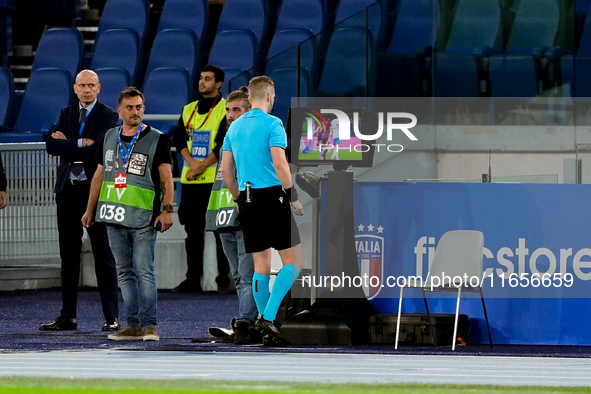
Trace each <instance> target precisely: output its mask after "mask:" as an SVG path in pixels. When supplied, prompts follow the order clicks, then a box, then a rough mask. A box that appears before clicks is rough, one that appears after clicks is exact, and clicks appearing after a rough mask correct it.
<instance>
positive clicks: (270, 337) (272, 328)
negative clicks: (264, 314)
mask: <svg viewBox="0 0 591 394" xmlns="http://www.w3.org/2000/svg"><path fill="white" fill-rule="evenodd" d="M254 327H255V328H256V329H257V331H259V332H260V333H261V334H263V345H266V346H283V345H287V344H288V343H289V342H287V340H285V338H283V335H281V331H279V328H277V326H276V325H275V323H274V322H272V321H269V320H265V319H263V318H260V319H259V320H257V321H256V323H255V324H254Z"/></svg>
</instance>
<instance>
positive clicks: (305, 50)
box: [266, 29, 316, 73]
mask: <svg viewBox="0 0 591 394" xmlns="http://www.w3.org/2000/svg"><path fill="white" fill-rule="evenodd" d="M312 37H313V32H312V30H307V29H285V30H281V31H278V32H276V33H275V35H274V36H273V40H272V41H271V46H270V47H269V54H268V55H267V65H266V69H267V70H275V69H277V68H282V67H297V66H298V65H299V66H300V67H302V68H303V69H305V70H306V71H307V72H308V73H310V72H311V71H312V68H313V66H314V61H315V60H314V59H315V53H316V50H315V47H316V45H315V40H314V39H313V38H312ZM297 45H299V51H298V48H297ZM298 52H299V53H298ZM298 56H299V59H298Z"/></svg>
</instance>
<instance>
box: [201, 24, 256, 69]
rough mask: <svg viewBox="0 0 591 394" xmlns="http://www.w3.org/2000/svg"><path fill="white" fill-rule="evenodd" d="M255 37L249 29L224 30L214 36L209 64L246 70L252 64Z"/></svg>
mask: <svg viewBox="0 0 591 394" xmlns="http://www.w3.org/2000/svg"><path fill="white" fill-rule="evenodd" d="M255 47H256V37H255V36H254V34H253V33H252V31H250V30H225V31H222V32H220V33H218V35H217V36H216V38H215V40H214V41H213V45H212V46H211V51H210V52H209V64H214V65H216V66H220V67H234V68H240V69H244V70H248V69H250V68H252V67H253V66H254V61H255Z"/></svg>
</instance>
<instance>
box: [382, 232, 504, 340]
mask: <svg viewBox="0 0 591 394" xmlns="http://www.w3.org/2000/svg"><path fill="white" fill-rule="evenodd" d="M483 248H484V235H483V234H482V232H480V231H476V230H454V231H448V232H446V233H445V234H443V236H442V237H441V239H440V240H439V243H438V244H437V249H436V250H435V255H434V256H433V260H432V261H431V262H430V264H429V274H428V275H427V279H426V280H425V281H424V282H423V283H414V284H410V283H407V285H406V286H403V287H401V288H400V299H399V302H398V321H397V323H396V342H395V345H394V348H395V349H398V338H399V335H400V315H401V312H402V297H403V294H404V289H405V288H420V289H421V290H422V292H423V300H424V302H425V308H426V310H427V321H428V322H429V328H430V330H431V338H432V340H433V345H435V346H437V339H436V337H435V333H434V330H433V322H432V321H431V314H430V313H429V305H428V303H427V297H426V294H425V293H426V292H427V291H447V292H449V291H451V292H456V291H457V301H456V316H455V322H454V332H453V338H452V342H451V343H452V345H451V347H452V350H455V348H456V335H457V330H458V317H459V313H460V299H461V295H462V291H463V292H473V293H479V294H480V299H481V301H482V310H483V311H484V318H485V320H486V328H487V330H488V338H489V341H490V346H491V347H493V341H492V336H491V333H490V325H489V323H488V316H487V314H486V306H485V304H484V297H483V295H482V282H483V277H482V273H483V270H482V252H483ZM454 277H460V278H462V279H461V281H460V280H457V278H456V281H455V284H454ZM472 277H477V278H478V281H476V280H474V279H473V280H472V281H471V280H470V278H472ZM471 283H472V284H476V283H477V285H476V286H473V285H472V284H471Z"/></svg>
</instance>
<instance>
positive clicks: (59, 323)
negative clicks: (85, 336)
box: [39, 316, 78, 331]
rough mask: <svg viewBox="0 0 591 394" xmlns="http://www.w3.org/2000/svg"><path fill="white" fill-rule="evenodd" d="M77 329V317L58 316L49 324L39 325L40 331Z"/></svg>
mask: <svg viewBox="0 0 591 394" xmlns="http://www.w3.org/2000/svg"><path fill="white" fill-rule="evenodd" d="M77 329H78V319H76V318H69V317H63V316H60V317H58V318H57V319H55V320H54V321H53V322H51V323H49V324H43V325H41V326H40V327H39V330H41V331H74V330H77Z"/></svg>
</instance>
